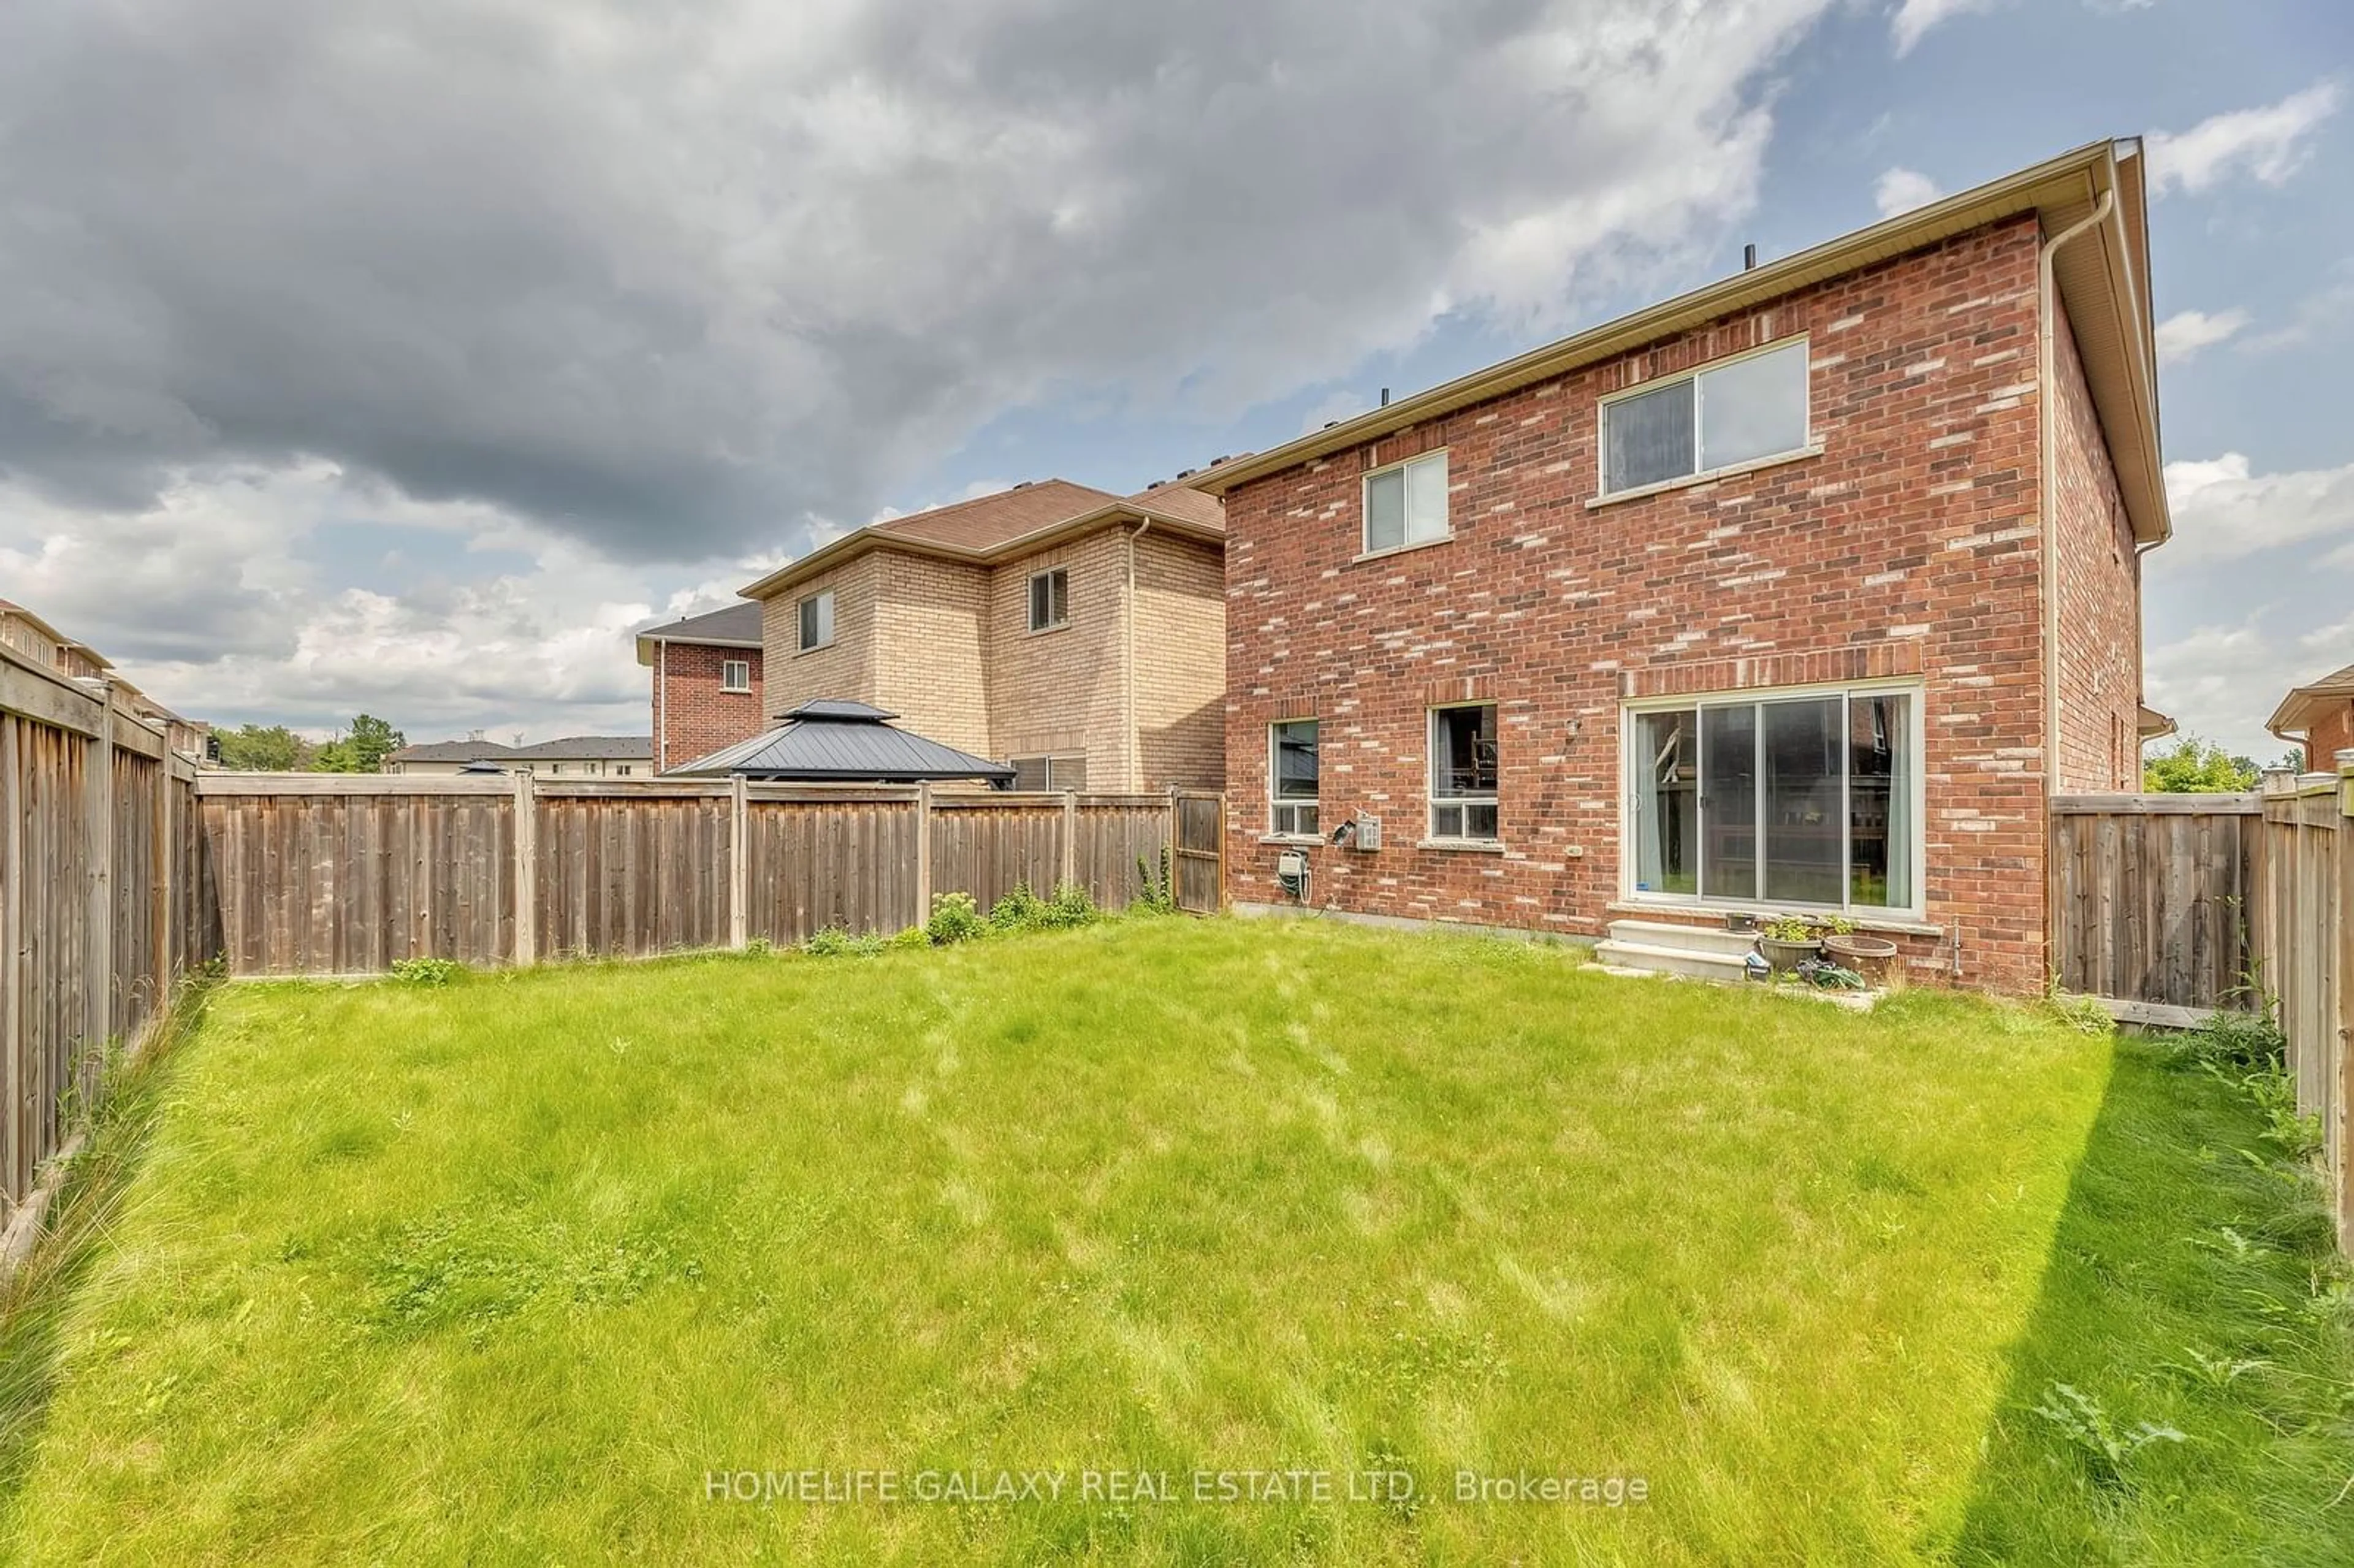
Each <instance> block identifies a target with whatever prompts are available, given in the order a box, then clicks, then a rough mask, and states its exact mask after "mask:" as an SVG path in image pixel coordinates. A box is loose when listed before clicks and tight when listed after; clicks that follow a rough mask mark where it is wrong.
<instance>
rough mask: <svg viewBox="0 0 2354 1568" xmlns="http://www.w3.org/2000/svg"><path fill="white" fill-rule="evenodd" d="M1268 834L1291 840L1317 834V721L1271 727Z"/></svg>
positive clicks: (1268, 768)
mask: <svg viewBox="0 0 2354 1568" xmlns="http://www.w3.org/2000/svg"><path fill="white" fill-rule="evenodd" d="M1267 729H1268V736H1267V744H1268V749H1269V751H1270V753H1271V755H1270V757H1269V758H1268V762H1267V794H1268V797H1269V799H1268V802H1267V808H1268V809H1267V831H1268V832H1272V833H1280V834H1283V835H1285V836H1287V837H1288V836H1293V835H1298V836H1302V837H1306V836H1312V835H1313V834H1314V833H1315V832H1316V774H1317V768H1316V721H1315V720H1314V719H1291V720H1288V721H1287V722H1285V723H1282V724H1278V725H1270V726H1267Z"/></svg>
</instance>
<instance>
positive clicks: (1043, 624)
mask: <svg viewBox="0 0 2354 1568" xmlns="http://www.w3.org/2000/svg"><path fill="white" fill-rule="evenodd" d="M1057 577H1059V578H1061V579H1062V585H1063V593H1062V599H1063V613H1062V614H1061V615H1060V616H1057V617H1055V619H1054V620H1039V619H1038V585H1039V584H1040V583H1042V582H1043V583H1044V584H1046V585H1047V588H1046V609H1047V613H1048V614H1050V615H1051V614H1053V612H1054V609H1055V588H1054V583H1055V578H1057ZM1022 599H1023V603H1022V613H1023V618H1024V619H1025V620H1027V621H1028V622H1029V626H1030V630H1033V631H1060V630H1062V629H1063V628H1064V627H1066V626H1068V625H1070V624H1071V568H1070V567H1047V568H1046V569H1045V570H1044V571H1037V572H1032V573H1031V574H1030V580H1029V582H1028V583H1026V584H1025V585H1023V590H1022Z"/></svg>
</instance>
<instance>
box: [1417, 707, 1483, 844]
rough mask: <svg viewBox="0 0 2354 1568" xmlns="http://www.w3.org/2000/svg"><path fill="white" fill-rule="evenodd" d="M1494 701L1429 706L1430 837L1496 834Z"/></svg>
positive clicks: (1475, 836) (1474, 836)
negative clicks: (1441, 706) (1455, 705)
mask: <svg viewBox="0 0 2354 1568" xmlns="http://www.w3.org/2000/svg"><path fill="white" fill-rule="evenodd" d="M1496 785H1497V768H1496V705H1495V704H1493V703H1475V704H1468V705H1464V706H1462V707H1449V708H1433V709H1431V710H1430V836H1431V837H1432V838H1434V839H1475V840H1479V841H1481V842H1487V841H1490V840H1493V839H1494V838H1495V836H1496Z"/></svg>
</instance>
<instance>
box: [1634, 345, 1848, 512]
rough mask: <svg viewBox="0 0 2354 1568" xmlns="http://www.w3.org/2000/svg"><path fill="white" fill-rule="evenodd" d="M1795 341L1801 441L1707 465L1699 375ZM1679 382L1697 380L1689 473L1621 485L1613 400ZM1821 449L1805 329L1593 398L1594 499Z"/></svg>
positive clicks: (1691, 480) (1759, 465)
mask: <svg viewBox="0 0 2354 1568" xmlns="http://www.w3.org/2000/svg"><path fill="white" fill-rule="evenodd" d="M1794 346H1795V347H1796V348H1797V350H1798V352H1799V353H1800V355H1803V356H1804V358H1805V360H1806V366H1807V383H1806V385H1807V393H1806V403H1807V408H1806V428H1805V433H1804V435H1803V436H1802V438H1801V439H1800V440H1799V442H1798V444H1797V446H1795V447H1791V448H1788V449H1787V450H1783V451H1778V452H1762V453H1760V454H1759V455H1757V456H1756V457H1752V458H1744V459H1742V460H1741V461H1739V462H1735V463H1726V464H1724V465H1723V466H1722V467H1719V468H1708V469H1704V468H1702V467H1701V466H1700V456H1701V453H1702V452H1704V451H1706V450H1708V436H1707V429H1706V420H1707V417H1708V405H1707V402H1706V400H1705V399H1704V398H1702V397H1701V393H1700V391H1699V389H1698V384H1699V382H1700V380H1701V378H1702V377H1703V376H1707V375H1709V374H1710V373H1711V372H1712V371H1718V370H1723V368H1725V367H1726V366H1732V365H1738V364H1740V363H1741V362H1742V361H1743V360H1745V359H1756V358H1759V357H1761V356H1763V355H1768V354H1778V353H1780V352H1781V351H1782V350H1784V349H1786V348H1790V347H1794ZM1678 382H1691V383H1693V384H1694V391H1693V393H1692V397H1693V398H1694V400H1695V401H1694V406H1693V408H1692V466H1691V472H1690V473H1679V474H1674V475H1671V476H1670V477H1669V478H1666V479H1652V480H1646V481H1644V482H1642V483H1640V484H1626V485H1621V484H1614V483H1612V482H1611V478H1610V407H1611V405H1612V404H1614V403H1624V402H1626V401H1627V400H1628V398H1630V397H1645V396H1648V395H1649V394H1650V393H1653V392H1659V391H1664V390H1665V389H1666V388H1668V387H1673V386H1675V385H1676V384H1677V383H1678ZM1819 450H1821V449H1820V447H1819V446H1818V445H1817V443H1816V440H1815V349H1814V341H1813V339H1812V337H1811V336H1810V335H1809V334H1806V333H1798V334H1795V335H1793V336H1790V337H1779V338H1776V339H1775V340H1774V341H1773V342H1772V343H1761V344H1758V345H1757V346H1756V347H1755V348H1749V349H1744V350H1743V351H1742V352H1740V353H1739V354H1728V355H1723V357H1722V358H1718V359H1712V360H1710V361H1709V362H1708V363H1707V364H1706V365H1695V366H1692V367H1691V369H1690V370H1679V371H1677V372H1676V373H1675V374H1674V375H1672V376H1653V377H1652V378H1651V379H1650V380H1649V381H1639V382H1637V383H1636V384H1635V385H1634V386H1632V387H1620V388H1619V389H1618V390H1617V391H1616V392H1609V393H1605V394H1604V395H1603V396H1602V397H1598V398H1596V399H1595V406H1594V486H1595V491H1596V495H1595V499H1596V500H1597V501H1607V500H1611V499H1614V498H1616V497H1617V496H1621V495H1648V494H1649V493H1651V492H1653V491H1655V490H1670V489H1673V488H1675V487H1676V486H1678V485H1684V484H1700V483H1702V482H1706V481H1708V480H1710V479H1712V478H1714V477H1716V476H1717V475H1719V474H1727V473H1739V472H1742V471H1744V470H1746V469H1753V468H1764V467H1765V466H1767V465H1768V464H1771V463H1777V462H1787V461H1789V460H1790V459H1792V458H1796V457H1806V456H1808V455H1810V454H1812V453H1814V452H1817V451H1819Z"/></svg>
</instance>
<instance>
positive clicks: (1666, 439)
mask: <svg viewBox="0 0 2354 1568" xmlns="http://www.w3.org/2000/svg"><path fill="white" fill-rule="evenodd" d="M1807 352H1808V351H1807V340H1806V339H1805V338H1803V337H1802V338H1798V339H1797V340H1795V341H1794V342H1790V343H1786V344H1780V345H1778V346H1776V347H1774V348H1766V349H1760V350H1758V351H1757V352H1756V353H1755V354H1744V355H1740V356H1739V357H1737V358H1734V359H1726V360H1720V361H1719V362H1717V363H1716V364H1714V365H1712V366H1708V367H1706V368H1705V369H1702V370H1698V371H1695V372H1693V373H1691V375H1688V376H1677V377H1675V378H1673V379H1672V380H1668V381H1655V382H1650V383H1648V384H1646V385H1644V386H1642V387H1637V388H1635V389H1634V390H1632V391H1629V392H1621V393H1618V394H1617V395H1615V396H1613V397H1606V398H1605V399H1603V402H1602V475H1601V481H1602V493H1603V494H1605V495H1610V494H1614V493H1617V492H1619V491H1622V490H1640V489H1642V488H1643V487H1645V486H1646V485H1652V484H1665V483H1667V482H1670V481H1671V480H1678V479H1689V478H1691V477H1693V476H1695V475H1698V474H1703V473H1714V472H1716V471H1719V470H1721V469H1728V468H1737V467H1739V466H1740V465H1742V464H1744V463H1752V462H1758V461H1763V460H1765V459H1767V458H1774V457H1782V456H1786V455H1788V454H1791V453H1796V452H1801V451H1804V450H1806V449H1807V442H1808V422H1807V421H1808V416H1807Z"/></svg>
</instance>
